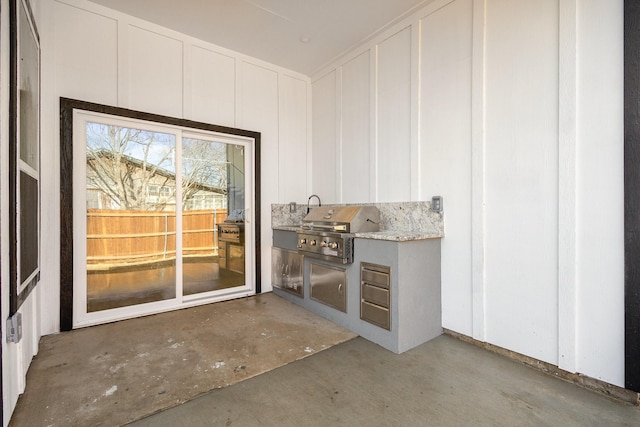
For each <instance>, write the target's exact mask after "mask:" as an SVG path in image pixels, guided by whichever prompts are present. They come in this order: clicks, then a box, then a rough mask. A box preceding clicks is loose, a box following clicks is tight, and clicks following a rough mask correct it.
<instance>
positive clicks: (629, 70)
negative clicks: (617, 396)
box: [624, 0, 640, 392]
mask: <svg viewBox="0 0 640 427" xmlns="http://www.w3.org/2000/svg"><path fill="white" fill-rule="evenodd" d="M624 254H625V255H624V258H625V260H624V266H625V268H624V270H625V272H624V273H625V285H624V301H625V366H624V376H625V388H627V389H629V390H633V391H636V392H640V2H638V1H637V0H625V2H624Z"/></svg>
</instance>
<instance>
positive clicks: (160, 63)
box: [127, 26, 183, 117]
mask: <svg viewBox="0 0 640 427" xmlns="http://www.w3.org/2000/svg"><path fill="white" fill-rule="evenodd" d="M127 36H128V58H127V59H128V70H127V74H128V76H127V77H128V88H129V91H128V95H129V99H128V104H129V107H130V108H132V109H134V110H140V111H147V112H150V113H156V114H164V115H167V116H173V117H182V111H183V110H182V102H183V96H182V93H183V42H182V41H180V40H176V39H174V38H172V37H168V36H165V35H162V34H158V33H156V32H153V31H150V30H147V29H145V28H139V27H136V26H130V27H129V28H128V31H127Z"/></svg>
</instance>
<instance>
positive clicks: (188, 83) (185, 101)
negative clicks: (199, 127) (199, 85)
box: [182, 41, 193, 119]
mask: <svg viewBox="0 0 640 427" xmlns="http://www.w3.org/2000/svg"><path fill="white" fill-rule="evenodd" d="M192 52H193V43H190V42H188V41H183V42H182V118H183V119H193V90H192V87H193V75H192V72H191V70H192V67H193V54H192Z"/></svg>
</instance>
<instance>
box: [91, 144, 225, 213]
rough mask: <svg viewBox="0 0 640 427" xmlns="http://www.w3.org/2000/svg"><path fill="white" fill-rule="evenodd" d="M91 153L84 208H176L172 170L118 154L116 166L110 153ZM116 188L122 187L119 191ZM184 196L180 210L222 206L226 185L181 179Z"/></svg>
mask: <svg viewBox="0 0 640 427" xmlns="http://www.w3.org/2000/svg"><path fill="white" fill-rule="evenodd" d="M91 154H92V155H88V156H87V165H88V168H87V209H106V210H123V209H139V210H151V211H175V209H176V198H175V197H176V177H175V174H174V173H173V172H171V171H168V170H166V169H163V168H160V167H158V166H156V165H153V164H146V163H144V162H142V161H141V160H139V159H135V158H133V157H131V156H127V155H120V156H119V158H120V162H121V164H120V167H119V168H115V167H114V165H113V162H114V156H113V155H112V153H110V152H108V151H106V150H99V151H96V152H94V153H91ZM96 157H99V159H97V158H96ZM107 170H108V171H114V170H116V171H117V172H116V173H111V174H109V173H108V172H106V171H107ZM116 176H117V179H119V181H120V182H119V183H116V182H115V179H114V177H116ZM123 183H126V184H124V185H123ZM118 184H119V185H118ZM119 188H120V189H121V188H125V190H120V192H118V191H117V189H119ZM123 199H126V200H125V201H123ZM183 200H184V202H183V203H184V205H183V210H199V209H225V208H226V207H227V189H226V188H219V187H214V186H211V185H207V184H203V183H195V182H186V183H185V182H184V181H183Z"/></svg>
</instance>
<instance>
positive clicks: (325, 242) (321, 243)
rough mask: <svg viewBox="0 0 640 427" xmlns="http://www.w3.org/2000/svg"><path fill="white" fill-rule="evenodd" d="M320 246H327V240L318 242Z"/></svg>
mask: <svg viewBox="0 0 640 427" xmlns="http://www.w3.org/2000/svg"><path fill="white" fill-rule="evenodd" d="M320 246H322V247H323V248H326V247H327V241H326V240H323V241H322V242H320Z"/></svg>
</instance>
